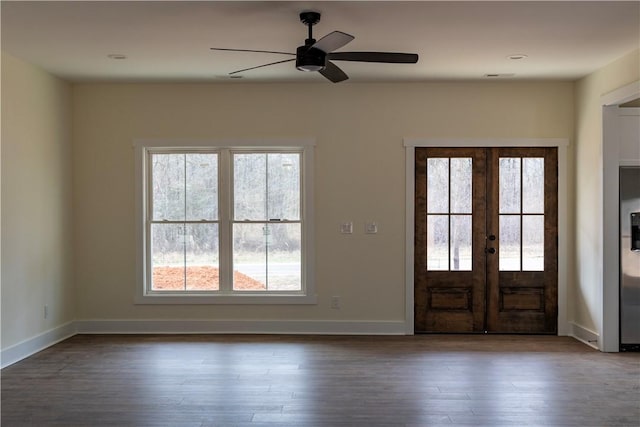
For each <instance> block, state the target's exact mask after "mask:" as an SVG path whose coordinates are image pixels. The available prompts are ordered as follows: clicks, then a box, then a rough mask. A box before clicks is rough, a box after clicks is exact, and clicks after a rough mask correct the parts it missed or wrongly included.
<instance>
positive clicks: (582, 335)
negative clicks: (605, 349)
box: [569, 322, 600, 350]
mask: <svg viewBox="0 0 640 427" xmlns="http://www.w3.org/2000/svg"><path fill="white" fill-rule="evenodd" d="M569 336H570V337H573V338H575V339H577V340H578V341H580V342H582V343H584V344H586V345H588V346H589V347H592V348H594V349H596V350H600V348H599V346H598V342H599V340H600V336H599V335H598V333H597V332H595V331H592V330H591V329H588V328H585V327H584V326H581V325H578V324H577V323H575V322H571V332H570V333H569Z"/></svg>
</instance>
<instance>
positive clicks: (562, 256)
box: [404, 138, 570, 335]
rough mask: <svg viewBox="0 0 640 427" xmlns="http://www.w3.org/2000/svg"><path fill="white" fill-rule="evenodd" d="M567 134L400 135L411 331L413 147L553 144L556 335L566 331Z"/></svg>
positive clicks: (407, 319)
mask: <svg viewBox="0 0 640 427" xmlns="http://www.w3.org/2000/svg"><path fill="white" fill-rule="evenodd" d="M568 146H569V140H568V139H567V138H404V147H405V171H406V174H405V179H406V181H405V200H406V210H405V224H406V229H405V296H406V298H405V325H406V333H407V335H412V334H413V333H414V305H413V304H414V295H413V281H414V270H413V268H414V247H413V245H414V240H415V221H414V214H415V203H414V198H415V151H416V150H415V149H416V147H557V148H558V335H568V334H569V332H570V325H569V322H568V320H567V287H568V283H567V281H568V273H569V272H568V269H567V265H569V263H568V252H567V248H568V246H567V245H568V235H567V234H568V233H567V230H568V223H567V217H568V201H567V199H568V197H567V179H568V176H567V166H568V163H567V147H568Z"/></svg>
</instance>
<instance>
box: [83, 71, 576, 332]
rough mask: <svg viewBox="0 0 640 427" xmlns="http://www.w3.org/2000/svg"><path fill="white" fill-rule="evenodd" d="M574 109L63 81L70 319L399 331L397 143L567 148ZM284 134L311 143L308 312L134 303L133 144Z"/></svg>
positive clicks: (488, 91)
mask: <svg viewBox="0 0 640 427" xmlns="http://www.w3.org/2000/svg"><path fill="white" fill-rule="evenodd" d="M573 100H574V94H573V83H571V82H560V83H558V82H555V83H552V82H540V83H508V82H504V83H428V84H353V83H350V84H339V85H331V84H325V83H321V84H270V85H251V84H225V85H222V84H220V85H216V84H211V85H207V84H183V85H179V84H79V85H75V86H74V99H73V105H74V107H73V118H74V125H73V140H74V149H73V153H74V159H73V165H74V177H75V179H74V205H75V209H74V214H75V235H76V245H75V249H76V270H75V271H76V283H77V287H78V294H77V297H78V318H79V319H160V318H162V319H231V320H233V319H265V320H267V319H289V320H298V319H299V320H379V321H387V320H390V321H402V320H404V317H405V312H404V304H405V285H404V262H405V260H404V248H405V243H404V232H405V230H404V217H405V197H404V185H405V164H404V148H403V146H402V139H403V137H477V138H488V137H498V138H545V137H560V138H569V139H571V138H572V137H573V129H574V127H573V125H574V124H573V118H574V112H573ZM295 136H303V137H315V138H317V147H316V164H315V167H316V175H315V183H316V199H315V206H316V219H317V222H316V248H317V249H316V271H317V273H316V286H317V291H318V304H317V305H313V306H222V305H218V306H144V305H137V306H136V305H134V304H133V297H134V287H135V286H137V283H136V269H135V266H136V259H135V245H136V242H135V240H134V237H133V236H134V226H135V224H134V178H133V174H134V163H133V149H132V142H133V140H134V139H135V138H181V137H184V138H225V137H233V138H251V137H295ZM564 166H565V167H566V166H567V165H564ZM407 167H412V166H411V165H408V166H407ZM569 194H573V189H572V187H571V183H570V188H569ZM345 220H353V221H354V230H355V233H354V234H353V235H351V236H345V235H341V234H339V233H338V225H339V223H340V222H342V221H345ZM367 220H375V221H377V222H378V224H379V233H378V234H377V235H365V234H364V233H363V227H364V222H365V221H367ZM569 238H570V240H572V239H573V236H572V235H569ZM332 295H339V296H340V297H341V300H342V301H341V306H342V307H341V309H340V310H331V309H330V307H329V306H330V298H331V296H332Z"/></svg>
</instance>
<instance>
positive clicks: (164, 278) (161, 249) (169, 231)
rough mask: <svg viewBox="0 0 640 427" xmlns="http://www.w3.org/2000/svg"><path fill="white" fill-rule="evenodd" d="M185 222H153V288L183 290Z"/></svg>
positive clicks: (157, 289)
mask: <svg viewBox="0 0 640 427" xmlns="http://www.w3.org/2000/svg"><path fill="white" fill-rule="evenodd" d="M184 228H185V226H184V224H151V272H152V273H151V274H152V280H151V290H154V291H182V290H184V289H185V282H184V275H185V268H184V231H185V230H184Z"/></svg>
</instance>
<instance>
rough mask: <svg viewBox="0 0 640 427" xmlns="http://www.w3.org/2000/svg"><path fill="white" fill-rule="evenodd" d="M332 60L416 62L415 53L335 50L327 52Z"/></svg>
mask: <svg viewBox="0 0 640 427" xmlns="http://www.w3.org/2000/svg"><path fill="white" fill-rule="evenodd" d="M327 59H331V60H332V61H358V62H385V63H389V64H415V63H416V62H418V55H417V54H415V53H396V52H334V53H329V54H327Z"/></svg>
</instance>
